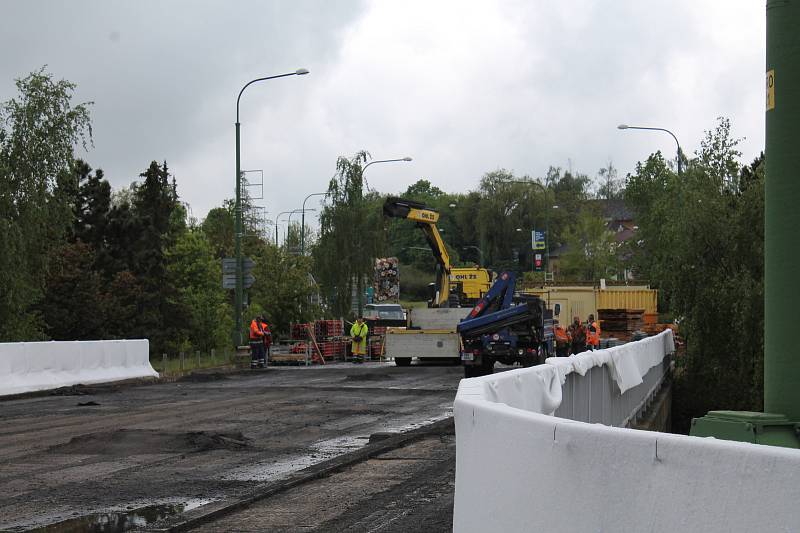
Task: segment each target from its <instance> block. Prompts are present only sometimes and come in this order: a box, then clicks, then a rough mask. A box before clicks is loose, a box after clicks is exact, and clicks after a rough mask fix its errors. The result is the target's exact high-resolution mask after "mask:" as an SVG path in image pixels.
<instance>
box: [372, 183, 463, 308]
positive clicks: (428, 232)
mask: <svg viewBox="0 0 800 533" xmlns="http://www.w3.org/2000/svg"><path fill="white" fill-rule="evenodd" d="M383 214H384V215H385V216H387V217H395V218H406V219H408V220H411V221H414V222H416V223H417V227H418V228H420V229H421V230H422V232H423V234H424V235H425V240H426V241H427V242H428V246H430V247H431V251H432V252H433V256H434V258H435V259H436V294H435V295H434V298H433V301H432V302H431V306H432V307H447V303H448V300H449V298H450V255H449V254H448V253H447V247H446V246H445V244H444V241H443V240H442V235H441V234H440V233H439V230H438V228H437V227H436V223H437V222H438V221H439V213H438V212H436V211H434V210H433V209H431V208H429V207H427V206H425V205H424V204H421V203H419V202H415V201H413V200H406V199H403V198H387V199H386V202H384V204H383Z"/></svg>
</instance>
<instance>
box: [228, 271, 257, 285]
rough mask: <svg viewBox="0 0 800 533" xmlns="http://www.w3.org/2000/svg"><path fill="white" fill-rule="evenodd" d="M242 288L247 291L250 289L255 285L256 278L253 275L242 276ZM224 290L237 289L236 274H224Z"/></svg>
mask: <svg viewBox="0 0 800 533" xmlns="http://www.w3.org/2000/svg"><path fill="white" fill-rule="evenodd" d="M242 281H243V284H242V287H244V288H245V289H249V288H250V287H252V286H253V283H255V281H256V278H255V277H254V276H253V275H252V274H245V275H244V276H242ZM222 288H223V289H235V288H236V273H233V274H223V275H222Z"/></svg>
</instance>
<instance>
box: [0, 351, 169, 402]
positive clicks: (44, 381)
mask: <svg viewBox="0 0 800 533" xmlns="http://www.w3.org/2000/svg"><path fill="white" fill-rule="evenodd" d="M149 353H150V351H149V342H148V341H147V339H137V340H115V341H52V342H17V343H0V396H6V395H9V394H21V393H24V392H33V391H37V390H47V389H55V388H58V387H66V386H70V385H78V384H86V385H88V384H92V383H105V382H111V381H121V380H125V379H133V378H142V377H156V378H157V377H158V372H156V371H155V370H154V369H153V367H152V366H151V365H150V358H149Z"/></svg>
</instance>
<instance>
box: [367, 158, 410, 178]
mask: <svg viewBox="0 0 800 533" xmlns="http://www.w3.org/2000/svg"><path fill="white" fill-rule="evenodd" d="M398 161H405V162H408V161H413V159H411V158H410V157H408V156H406V157H400V158H398V159H375V160H373V161H370V162H369V163H367V164H366V165H364V166H363V167H361V180H362V181H363V180H364V172H366V171H367V168H368V167H369V166H370V165H374V164H375V163H396V162H398Z"/></svg>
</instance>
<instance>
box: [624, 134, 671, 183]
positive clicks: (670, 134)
mask: <svg viewBox="0 0 800 533" xmlns="http://www.w3.org/2000/svg"><path fill="white" fill-rule="evenodd" d="M617 129H618V130H649V131H664V132H667V133H669V134H670V135H672V138H673V139H675V144H676V145H677V146H678V177H680V176H681V143H679V142H678V138H677V137H675V134H674V133H672V132H671V131H669V130H667V129H664V128H649V127H645V126H628V125H627V124H620V125H619V126H617Z"/></svg>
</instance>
